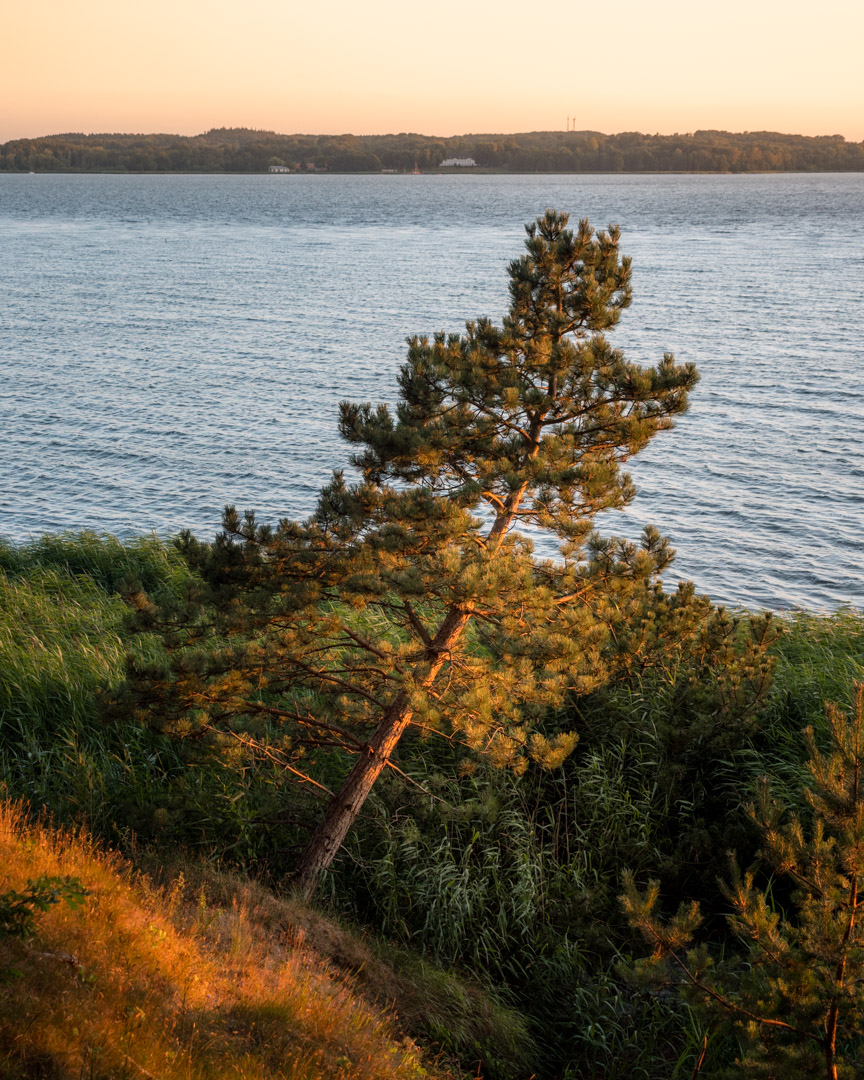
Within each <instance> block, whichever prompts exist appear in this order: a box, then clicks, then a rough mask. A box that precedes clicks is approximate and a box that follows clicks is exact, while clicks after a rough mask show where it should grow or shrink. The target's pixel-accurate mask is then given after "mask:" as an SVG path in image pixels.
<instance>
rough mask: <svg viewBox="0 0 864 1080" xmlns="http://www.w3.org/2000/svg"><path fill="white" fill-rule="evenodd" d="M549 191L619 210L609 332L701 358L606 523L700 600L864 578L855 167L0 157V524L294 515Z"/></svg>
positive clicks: (517, 243)
mask: <svg viewBox="0 0 864 1080" xmlns="http://www.w3.org/2000/svg"><path fill="white" fill-rule="evenodd" d="M547 206H553V207H555V208H557V209H562V210H568V211H570V212H571V214H572V215H573V217H574V218H576V217H581V216H587V217H589V218H590V219H591V221H592V223H595V224H598V225H605V224H607V223H609V222H617V223H619V224H620V225H621V228H622V234H623V235H622V250H624V251H625V252H626V253H628V254H631V255H632V256H633V257H634V302H633V305H632V307H631V308H630V309H629V310H628V311H627V312H625V314H624V317H623V320H622V323H621V326H620V327H619V329H618V330H617V331H616V332H615V334H614V337H615V339H616V344H618V345H619V346H621V347H623V348H624V349H625V350H626V351H627V353H628V355H629V357H630V358H631V359H633V360H635V361H638V362H640V363H654V362H656V361H657V360H658V359H659V358H660V356H661V355H662V353H663V352H664V351H665V350H670V351H672V352H674V353H675V355H676V357H677V358H678V359H679V360H682V361H684V360H693V361H695V362H696V364H697V365H698V367H699V369H700V370H701V372H702V382H701V384H700V386H699V387H697V389H696V391H695V392H694V394H693V398H692V408H691V411H690V413H689V414H688V415H687V416H685V417H684V418H683V419H682V420H681V421H680V422H679V425H678V427H677V428H676V430H675V431H673V432H671V433H668V434H666V435H661V436H659V437H658V438H657V439H656V440H655V442H654V443H653V444H652V446H651V447H650V448H649V449H648V450H647V451H646V452H644V453H643V454H642V455H641V456H640V457H639V459H637V461H636V462H635V463H634V467H633V473H634V476H635V478H636V481H637V486H638V488H639V495H638V498H637V500H636V502H635V503H634V504H633V506H632V508H631V509H630V510H629V511H628V512H627V514H625V515H613V516H611V517H609V518H607V519H606V520H604V522H603V523H602V524H603V528H604V530H606V531H615V532H623V533H627V534H632V535H635V534H636V533H638V530H639V528H640V527H641V524H642V523H644V522H648V521H650V522H653V523H654V524H656V525H657V526H658V528H660V530H661V531H662V532H664V533H665V534H666V535H668V536H669V537H670V538H671V539H672V541H673V543H674V544H675V546H676V547H677V549H678V560H677V562H676V564H675V567H674V568H673V571H674V572H673V574H672V575H671V576H672V577H686V578H692V579H693V580H695V581H696V583H697V585H698V586H699V587H700V588H701V589H702V590H704V591H707V592H708V593H709V594H710V595H711V596H713V597H714V598H715V599H717V600H721V601H727V602H732V603H740V604H745V605H748V606H751V607H758V606H767V607H774V608H789V607H795V606H804V607H810V608H819V609H821V608H831V607H835V606H837V605H838V604H842V603H845V602H852V603H854V604H856V605H858V606H861V605H864V443H862V435H864V308H862V297H864V175H836V176H825V175H814V176H801V175H773V176H623V177H622V176H591V177H585V176H580V177H551V176H541V177H492V176H458V177H437V176H422V177H411V176H368V177H366V176H363V177H347V176H344V177H342V176H308V177H303V176H273V177H271V176H241V177H227V176H195V177H182V176H164V177H157V176H50V175H36V176H32V175H31V176H27V175H2V176H0V296H2V306H0V419H2V424H3V434H4V438H3V443H2V450H0V534H2V535H3V536H5V537H7V538H12V539H14V540H21V539H26V538H27V537H28V536H33V535H38V534H39V533H41V532H44V531H51V530H57V529H67V528H69V529H80V528H93V529H99V530H108V531H110V532H115V533H119V534H121V535H129V534H137V533H142V532H146V531H148V530H151V529H155V530H156V531H157V532H159V533H162V534H170V533H173V532H175V531H177V530H178V529H180V528H182V527H185V526H188V527H191V528H192V529H193V530H194V531H196V532H198V533H199V534H201V535H204V536H207V535H211V534H212V533H213V532H214V531H215V530H216V529H217V527H218V523H219V515H220V510H221V507H222V506H223V504H224V503H226V502H236V503H237V504H238V505H239V506H240V507H254V508H256V509H257V510H258V512H259V516H260V517H261V518H262V519H265V520H266V519H273V520H275V519H276V518H278V517H281V516H285V515H288V516H302V515H305V514H306V513H308V512H309V511H310V510H311V508H312V506H313V504H314V499H315V495H316V492H317V489H318V487H319V486H320V485H321V484H322V483H323V482H325V481H326V479H327V477H328V474H329V472H330V470H331V469H332V468H334V467H339V466H341V465H343V464H344V463H345V461H346V458H347V449H346V448H345V447H343V446H342V445H341V443H340V441H339V438H338V435H337V433H336V411H337V403H338V402H339V400H340V399H342V398H352V399H360V400H366V399H373V400H378V399H391V400H392V397H393V387H394V378H393V377H394V374H395V372H396V371H397V369H398V367H399V364H400V363H401V362H402V359H403V354H404V339H405V337H406V335H408V334H414V333H430V332H432V331H435V330H438V329H443V330H448V331H458V330H460V329H461V328H462V324H463V323H464V321H465V320H466V319H468V318H473V317H476V316H478V315H489V316H492V317H494V318H499V317H500V315H501V314H502V312H503V311H504V309H505V306H506V274H505V266H506V263H507V261H508V260H509V259H511V258H513V257H515V256H516V255H517V254H519V251H520V247H521V241H522V235H523V234H522V229H521V226H522V223H523V222H526V221H529V220H531V219H532V218H534V217H536V216H537V215H538V214H539V213H541V212H542V211H543V210H544V209H545V208H546V207H547ZM547 550H548V549H547Z"/></svg>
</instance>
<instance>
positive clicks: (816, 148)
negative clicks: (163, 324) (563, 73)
mask: <svg viewBox="0 0 864 1080" xmlns="http://www.w3.org/2000/svg"><path fill="white" fill-rule="evenodd" d="M452 157H461V158H471V159H473V160H474V161H475V162H476V169H475V168H472V167H468V168H458V169H457V168H452V169H446V170H444V171H446V172H447V173H448V174H450V173H460V174H461V173H468V174H470V173H472V172H474V171H492V172H503V173H565V174H566V173H691V172H695V173H742V172H743V173H762V172H862V171H864V142H860V143H855V142H848V141H847V140H846V139H844V138H843V136H841V135H825V136H804V135H786V134H782V133H779V132H764V131H762V132H741V133H736V132H726V131H696V132H692V133H687V134H676V135H644V134H641V133H639V132H624V133H620V134H616V135H606V134H603V133H602V132H595V131H545V132H527V133H522V134H500V135H459V136H452V137H449V138H437V137H434V136H427V135H419V134H411V133H401V134H398V135H348V134H346V135H302V134H294V135H283V134H278V133H276V132H272V131H254V130H250V129H246V128H218V129H213V130H211V131H208V132H206V133H204V134H201V135H191V136H186V135H171V134H95V135H85V134H82V133H71V134H68V133H67V134H59V135H47V136H42V137H38V138H30V139H14V140H10V141H9V142H6V143H4V144H2V145H0V171H3V172H31V171H32V172H131V173H150V172H153V173H266V172H267V171H268V170H269V168H270V167H271V166H274V165H275V166H284V167H287V168H288V169H290V170H291V171H293V172H303V173H306V172H334V173H378V172H381V171H383V170H392V171H396V172H412V171H414V169H415V168H416V169H417V170H419V171H420V172H429V171H436V172H437V171H438V170H439V169H440V166H441V163H442V161H444V160H446V159H448V158H452Z"/></svg>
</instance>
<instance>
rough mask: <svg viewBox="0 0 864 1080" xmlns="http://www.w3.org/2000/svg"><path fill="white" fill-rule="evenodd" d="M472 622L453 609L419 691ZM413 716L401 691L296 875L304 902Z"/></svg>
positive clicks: (426, 662)
mask: <svg viewBox="0 0 864 1080" xmlns="http://www.w3.org/2000/svg"><path fill="white" fill-rule="evenodd" d="M470 619H471V611H470V610H465V609H461V608H455V607H454V608H451V609H450V611H449V612H448V613H447V616H446V618H445V619H444V621H443V622H442V624H441V626H440V628H439V630H438V633H437V634H436V635H435V637H434V638H433V640H432V642H431V644H430V645H429V647H428V648H427V649H426V651H425V654H424V658H423V660H422V661H421V662H420V664H418V667H417V668H416V669H415V671H416V672H417V674H418V675H420V677H419V678H418V679H417V685H418V686H420V687H424V688H425V687H428V686H431V685H432V683H433V682H434V681H435V679H436V678H437V676H438V672H439V671H440V670H441V668H442V667H443V666H444V662H445V660H446V659H447V657H448V654H449V653H450V652H451V651H452V649H453V647H454V646H455V645H456V643H457V641H458V640H459V638H460V637H461V636H462V631H463V630H464V629H465V627H466V626H467V624H468V622H469V620H470ZM424 669H425V670H424ZM421 672H422V674H421ZM413 714H414V710H413V709H412V707H411V702H410V700H409V698H408V695H407V694H406V693H405V691H404V690H402V691H400V692H399V693H398V694H397V695H396V697H395V698H394V700H393V702H392V703H391V704H390V705H389V706H388V707H387V709H386V710H385V712H384V715H383V716H382V717H381V721H380V723H379V724H378V727H377V728H376V729H375V733H374V735H373V736H372V738H371V739H370V740H369V743H368V745H367V746H366V747H365V748H364V749H363V750H362V751H361V753H360V755H359V757H358V758H357V760H356V762H355V763H354V767H353V768H352V769H351V771H350V772H349V773H348V775H347V776H346V778H345V780H344V782H343V784H342V787H341V788H340V789H339V791H338V792H337V794H336V797H335V798H334V799H333V801H332V802H331V803H330V805H329V806H328V807H327V811H326V813H325V814H324V817H323V819H322V820H321V823H320V824H319V826H318V828H317V829H316V830H315V832H314V833H313V835H312V839H311V840H310V841H309V843H308V844H307V845H306V849H305V851H304V852H303V854H302V855H301V856H300V859H299V861H298V863H297V866H296V869H295V871H294V884H295V886H296V888H297V890H298V892H299V893H300V895H301V896H302V897H303V899H304V900H311V898H312V895H313V894H314V892H315V888H316V886H317V884H318V880H319V878H320V877H321V874H322V873H323V872H324V871H325V870H326V869H327V867H328V866H329V865H330V863H331V862H333V859H334V858H335V857H336V853H337V852H338V850H339V848H340V847H341V846H342V842H343V840H344V839H345V837H346V835H347V834H348V830H349V829H350V828H351V825H352V824H353V822H354V819H355V818H356V817H357V814H358V813H359V812H360V808H361V807H362V806H363V803H364V802H365V801H366V797H367V796H368V794H369V792H370V791H371V790H372V785H373V784H374V783H375V781H376V780H377V779H378V777H379V776H380V775H381V771H382V769H384V767H385V766H386V764H387V762H388V761H389V760H390V755H391V754H392V753H393V751H394V749H395V748H396V744H397V743H398V742H399V740H400V739H401V738H402V735H403V734H404V732H405V729H406V728H407V727H408V725H409V724H410V723H411V717H412V716H413Z"/></svg>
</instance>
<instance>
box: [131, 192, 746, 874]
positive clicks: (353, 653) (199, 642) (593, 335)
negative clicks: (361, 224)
mask: <svg viewBox="0 0 864 1080" xmlns="http://www.w3.org/2000/svg"><path fill="white" fill-rule="evenodd" d="M527 233H528V237H527V241H526V247H527V253H526V254H525V255H523V256H522V257H521V258H520V259H518V260H516V261H515V262H513V263H512V264H511V265H510V267H509V275H510V308H509V311H508V314H507V315H506V316H505V318H504V319H503V321H502V324H501V326H496V325H494V324H493V323H492V322H490V321H488V320H486V319H480V320H478V321H477V322H476V323H469V324H468V325H467V327H466V332H465V333H464V334H463V335H451V336H445V335H444V334H438V335H436V336H435V338H434V339H433V340H428V339H426V338H414V339H413V340H411V341H410V343H409V350H408V361H407V363H406V364H405V366H404V367H403V368H402V371H401V373H400V376H399V390H400V402H399V404H398V407H397V409H396V413H395V416H394V415H393V414H392V413H391V412H390V410H389V409H388V408H387V407H386V406H383V405H381V406H378V407H377V408H373V407H372V406H370V405H357V404H350V403H345V404H343V405H342V406H341V417H340V430H341V433H342V435H343V437H344V438H345V439H346V440H347V441H348V442H349V443H351V444H352V445H354V446H355V447H357V448H358V450H357V453H356V454H355V456H354V457H353V459H352V463H353V465H354V466H355V467H356V468H357V469H359V471H360V474H361V479H360V481H359V482H358V483H356V484H354V485H349V484H348V483H346V481H345V480H344V478H343V476H342V475H341V473H336V474H335V475H334V478H333V480H332V482H331V483H330V484H329V485H328V486H327V487H325V488H324V489H323V490H322V492H321V496H320V499H319V504H318V508H317V510H316V512H315V513H314V515H313V516H312V517H311V518H310V519H309V520H308V521H305V522H302V523H295V522H290V521H283V522H281V523H280V524H279V525H278V527H276V528H270V527H267V526H263V527H262V526H259V525H257V524H256V522H255V519H254V516H253V515H252V514H251V513H247V514H246V516H245V517H244V518H241V517H240V516H239V515H238V514H237V513H236V512H235V511H234V510H233V509H232V508H229V509H228V510H227V511H226V517H225V521H224V531H223V533H222V534H221V535H220V536H219V537H218V538H217V540H216V542H215V543H213V544H202V543H200V542H198V541H195V540H194V539H192V538H191V537H189V536H186V537H185V538H184V540H183V541H182V547H183V549H184V550H185V552H186V555H187V558H188V559H189V561H190V562H191V563H192V565H193V566H194V567H195V568H196V570H197V571H198V579H199V581H200V585H199V586H198V591H197V592H194V593H193V594H190V596H189V597H188V602H187V603H186V605H185V607H183V609H182V610H175V611H167V610H166V609H164V608H162V609H157V608H155V607H154V606H153V605H152V604H150V603H149V601H147V600H146V598H143V597H140V598H139V599H138V607H139V609H140V611H141V617H142V620H143V622H144V623H145V624H146V625H148V626H149V627H150V628H151V629H161V631H162V633H163V637H164V641H165V644H166V659H165V660H164V661H163V662H162V663H161V664H151V665H150V666H149V667H146V668H142V669H139V670H138V671H136V672H134V673H133V675H132V678H131V680H130V684H129V685H130V689H131V691H132V693H133V695H134V697H135V699H136V701H137V704H138V707H139V708H140V710H141V711H142V712H143V713H144V714H146V715H148V716H149V717H150V718H153V717H157V718H158V722H159V723H161V724H162V725H164V726H168V727H174V728H177V729H179V730H181V731H183V732H184V733H185V734H186V735H187V736H198V735H201V734H206V733H211V734H214V736H215V735H216V734H218V738H219V740H221V742H222V743H223V744H224V743H225V742H226V741H227V742H232V741H233V742H234V744H235V745H243V746H244V747H246V748H248V750H249V752H250V753H254V752H255V751H256V748H257V750H259V751H262V743H261V738H262V736H261V731H262V728H261V724H262V723H266V724H267V725H269V726H268V728H267V730H268V731H270V732H272V731H273V730H274V726H275V728H276V729H278V730H279V731H280V732H282V734H281V736H280V738H281V742H279V744H278V746H277V745H276V744H275V743H274V742H273V741H272V739H271V741H270V742H269V743H268V744H267V746H266V747H263V751H262V752H266V753H267V755H268V756H269V758H270V759H271V761H272V760H273V759H274V756H275V757H278V760H279V761H280V762H282V763H283V764H284V767H285V768H286V769H287V770H288V771H289V772H291V773H293V774H294V775H295V776H297V777H298V778H299V779H300V780H301V781H305V782H308V783H312V784H315V785H317V786H318V788H319V789H320V788H321V786H322V785H321V781H320V774H319V779H318V780H316V779H315V777H313V776H312V775H311V774H310V770H309V769H308V767H306V768H304V759H303V756H302V755H303V754H304V753H305V752H307V751H308V749H309V747H310V746H322V745H323V746H330V747H334V746H335V747H338V748H340V750H344V751H345V752H347V753H348V754H350V755H352V756H353V765H352V766H351V767H350V769H349V770H348V772H347V775H344V779H343V781H342V783H341V787H338V790H336V791H335V793H333V792H330V791H328V800H329V801H328V805H327V808H326V811H325V813H324V815H323V818H322V819H321V820H320V822H319V824H318V826H317V828H316V829H315V831H314V834H313V835H312V838H311V840H310V841H309V843H308V845H307V847H306V849H305V851H303V853H302V855H301V856H300V859H299V862H298V863H297V867H296V883H297V886H298V887H299V888H300V890H301V891H302V892H304V893H305V894H307V895H310V894H311V893H312V891H313V890H314V888H315V885H316V883H317V881H318V879H319V877H320V875H321V873H322V872H323V871H324V870H325V869H326V868H327V867H328V866H329V865H330V863H331V862H332V860H333V858H334V856H335V855H336V853H337V851H338V850H339V848H340V846H341V844H342V842H343V840H344V838H345V836H346V834H347V832H348V830H349V829H350V827H351V824H352V822H353V821H354V819H355V818H356V816H357V814H358V812H359V811H360V808H361V807H362V805H363V802H364V800H365V799H366V797H367V796H368V795H369V792H370V790H371V788H372V786H373V784H374V783H375V781H376V779H377V778H378V776H379V775H380V773H381V772H382V770H383V769H384V768H386V767H388V766H391V767H394V768H395V767H397V766H396V763H395V761H394V751H395V749H396V747H397V745H398V743H399V741H400V739H401V738H402V736H403V735H404V734H405V732H406V730H407V729H408V728H409V726H411V725H414V726H415V727H416V728H417V729H419V730H420V731H422V732H424V733H434V732H438V733H442V734H444V735H446V736H447V737H450V738H456V739H458V740H459V741H460V742H462V743H464V744H466V745H467V746H468V747H470V748H471V750H472V751H473V752H476V753H481V754H483V755H486V756H487V757H489V758H491V759H492V760H493V761H494V762H496V763H499V764H501V765H509V766H510V767H513V768H516V769H521V768H524V767H525V765H526V764H527V762H528V761H529V760H534V761H537V762H539V763H540V764H541V765H543V766H546V767H553V766H555V765H556V764H558V763H559V762H560V761H562V760H563V758H564V757H565V756H566V755H567V753H568V752H569V751H570V750H571V748H572V747H573V745H574V744H575V736H573V735H566V734H565V735H558V736H556V737H554V738H547V737H544V735H543V734H542V732H541V731H540V730H538V727H539V724H540V721H541V720H542V717H543V715H544V713H548V710H549V708H550V707H551V706H555V705H557V704H559V703H560V702H561V701H562V700H563V698H564V696H565V695H566V694H567V693H568V692H577V693H578V692H586V691H588V690H590V689H592V688H593V687H596V686H597V685H599V684H600V683H602V682H603V681H604V680H606V679H608V678H609V677H610V675H611V674H612V673H613V672H614V671H615V670H616V669H619V668H620V667H621V666H625V667H630V668H632V667H633V666H634V665H637V666H639V667H644V666H645V665H649V664H651V663H652V662H653V661H654V660H656V658H657V657H658V656H660V655H661V654H664V653H668V651H669V650H670V649H675V648H677V647H678V645H679V644H680V642H681V640H682V639H684V638H686V637H687V636H688V635H689V636H690V637H691V638H692V637H694V636H698V635H700V634H702V635H703V636H704V635H705V634H706V633H708V634H709V636H710V631H706V629H705V627H706V625H707V624H709V623H710V622H711V619H712V618H715V617H716V616H717V613H716V612H714V611H713V609H712V608H711V605H710V604H709V603H708V601H707V600H705V599H704V598H700V597H697V596H695V595H694V593H693V590H692V587H690V586H681V587H679V590H678V592H677V593H673V594H671V595H667V594H665V593H664V592H663V591H662V589H661V588H660V585H659V582H658V580H657V576H658V574H659V572H660V571H661V570H662V569H663V568H664V567H665V566H666V565H667V564H668V562H669V561H670V559H671V553H670V551H669V549H668V546H667V545H666V543H665V541H663V540H661V539H660V537H659V536H658V535H657V533H656V532H655V531H653V530H650V529H649V530H646V532H645V534H644V536H643V541H642V544H641V545H631V544H628V543H626V542H624V541H620V540H605V541H604V540H601V539H599V538H597V537H596V535H595V534H594V533H593V531H592V529H593V521H594V518H595V517H596V515H597V514H598V513H600V512H601V511H604V510H610V509H615V508H620V507H623V506H625V505H626V504H627V503H628V502H629V501H630V500H631V498H632V497H633V494H634V488H633V484H632V482H631V479H630V477H629V476H628V475H627V473H626V472H625V471H623V469H622V466H623V465H624V463H625V462H626V461H627V460H628V459H629V458H630V457H632V456H633V455H634V454H635V453H637V452H638V451H639V450H641V449H642V448H643V447H644V446H645V445H646V444H647V443H648V442H649V441H650V440H651V439H652V438H653V437H654V435H656V434H657V432H659V431H663V430H665V429H667V428H669V427H671V425H672V417H673V416H675V415H676V414H678V413H681V412H683V411H684V410H685V408H686V407H687V394H688V391H689V390H690V389H691V388H692V387H693V386H694V384H695V383H696V381H697V378H698V375H697V373H696V370H695V368H694V367H693V365H691V364H686V365H678V364H676V363H675V362H674V360H673V358H672V357H671V356H670V355H666V356H664V358H663V360H662V361H661V362H660V363H659V364H658V365H657V366H656V367H653V368H646V367H640V366H637V365H635V364H632V363H629V362H627V361H626V360H625V358H624V356H623V355H622V353H621V352H620V351H619V350H617V349H615V348H613V347H612V346H611V345H610V344H609V342H608V340H607V338H606V337H605V332H606V331H608V330H610V329H612V327H614V326H615V324H616V323H617V322H618V319H619V316H620V313H621V311H622V309H623V308H625V307H627V306H628V304H629V303H630V295H631V294H630V260H629V259H626V258H622V257H621V256H620V255H619V251H618V231H617V229H614V228H613V229H610V231H609V232H600V233H595V232H594V230H592V229H591V228H590V227H589V225H588V222H587V221H582V222H580V224H579V227H578V229H576V230H575V231H571V230H570V229H568V228H567V216H566V215H564V214H560V213H556V212H553V211H547V213H546V214H545V215H544V216H543V217H541V218H540V219H539V220H538V221H537V222H536V223H534V224H531V225H529V226H528V227H527ZM525 526H530V527H531V529H532V530H543V531H545V532H546V533H547V534H548V533H552V534H554V535H555V536H556V537H557V538H558V541H559V544H560V551H561V558H560V559H556V560H539V559H536V558H535V557H534V555H533V553H532V546H531V543H530V542H529V540H528V539H526V536H525V533H524V532H523V531H522V530H523V528H524V527H525ZM715 622H716V618H715ZM721 623H722V627H721V628H720V630H717V627H718V626H720V624H721ZM715 630H716V631H717V633H719V634H720V636H722V637H724V639H725V642H726V646H727V647H731V646H730V641H731V640H732V638H734V636H735V635H734V627H733V626H732V625H731V623H730V622H729V620H728V619H727V620H726V621H725V622H724V621H723V618H722V617H721V618H720V622H719V623H717V626H715ZM757 636H758V635H757ZM760 665H761V667H760ZM766 670H767V669H766V666H765V662H764V660H763V659H761V653H760V652H759V650H758V649H756V648H755V647H754V650H753V651H752V654H751V656H750V666H749V668H748V666H747V663H745V664H744V668H742V671H744V674H743V675H741V676H740V677H737V676H736V678H737V679H738V681H737V682H736V685H735V686H734V687H732V688H731V690H730V693H731V694H732V696H733V697H734V694H735V693H737V692H738V690H739V689H740V683H741V679H742V678H743V679H745V680H746V679H747V678H762V679H764V677H765V675H766ZM739 675H740V673H739Z"/></svg>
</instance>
